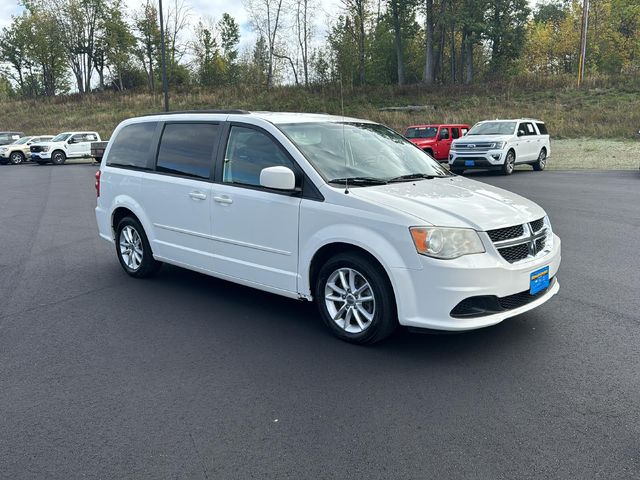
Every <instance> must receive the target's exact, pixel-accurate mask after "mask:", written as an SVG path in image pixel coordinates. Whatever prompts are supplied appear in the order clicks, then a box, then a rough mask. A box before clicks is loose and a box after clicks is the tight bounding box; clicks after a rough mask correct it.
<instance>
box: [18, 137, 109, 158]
mask: <svg viewBox="0 0 640 480" xmlns="http://www.w3.org/2000/svg"><path fill="white" fill-rule="evenodd" d="M99 141H100V135H98V133H97V132H64V133H61V134H59V135H57V136H55V137H54V138H53V139H52V140H51V141H49V142H40V143H35V144H33V145H31V160H33V161H34V162H36V163H38V164H40V165H44V164H45V163H49V162H50V163H53V164H54V165H62V164H63V163H64V162H66V161H67V158H84V157H89V156H91V142H99Z"/></svg>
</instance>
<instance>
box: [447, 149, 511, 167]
mask: <svg viewBox="0 0 640 480" xmlns="http://www.w3.org/2000/svg"><path fill="white" fill-rule="evenodd" d="M505 157H506V153H504V152H503V151H502V150H489V151H487V152H481V153H474V152H455V151H453V150H451V151H450V152H449V162H448V163H449V167H451V168H456V169H460V170H463V169H470V168H489V169H491V168H501V167H502V165H503V164H504V159H505ZM471 162H472V163H471Z"/></svg>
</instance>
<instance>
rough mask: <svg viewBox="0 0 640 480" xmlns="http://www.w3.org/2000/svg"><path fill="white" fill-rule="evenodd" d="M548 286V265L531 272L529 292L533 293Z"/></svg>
mask: <svg viewBox="0 0 640 480" xmlns="http://www.w3.org/2000/svg"><path fill="white" fill-rule="evenodd" d="M548 286H549V267H543V268H541V269H540V270H536V271H535V272H533V273H532V274H531V281H530V287H529V293H530V294H531V295H535V294H536V293H540V292H541V291H542V290H545V289H546V288H547V287H548Z"/></svg>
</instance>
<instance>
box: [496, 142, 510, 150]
mask: <svg viewBox="0 0 640 480" xmlns="http://www.w3.org/2000/svg"><path fill="white" fill-rule="evenodd" d="M506 144H507V142H496V143H494V144H493V148H495V149H496V150H502V149H503V148H504V146H505V145H506Z"/></svg>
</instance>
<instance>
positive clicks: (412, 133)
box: [404, 127, 438, 138]
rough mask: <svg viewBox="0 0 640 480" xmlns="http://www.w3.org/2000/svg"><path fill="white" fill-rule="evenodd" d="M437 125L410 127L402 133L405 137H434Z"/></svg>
mask: <svg viewBox="0 0 640 480" xmlns="http://www.w3.org/2000/svg"><path fill="white" fill-rule="evenodd" d="M437 133H438V127H411V128H407V131H406V133H405V134H404V136H405V137H407V138H435V136H436V135H437Z"/></svg>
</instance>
